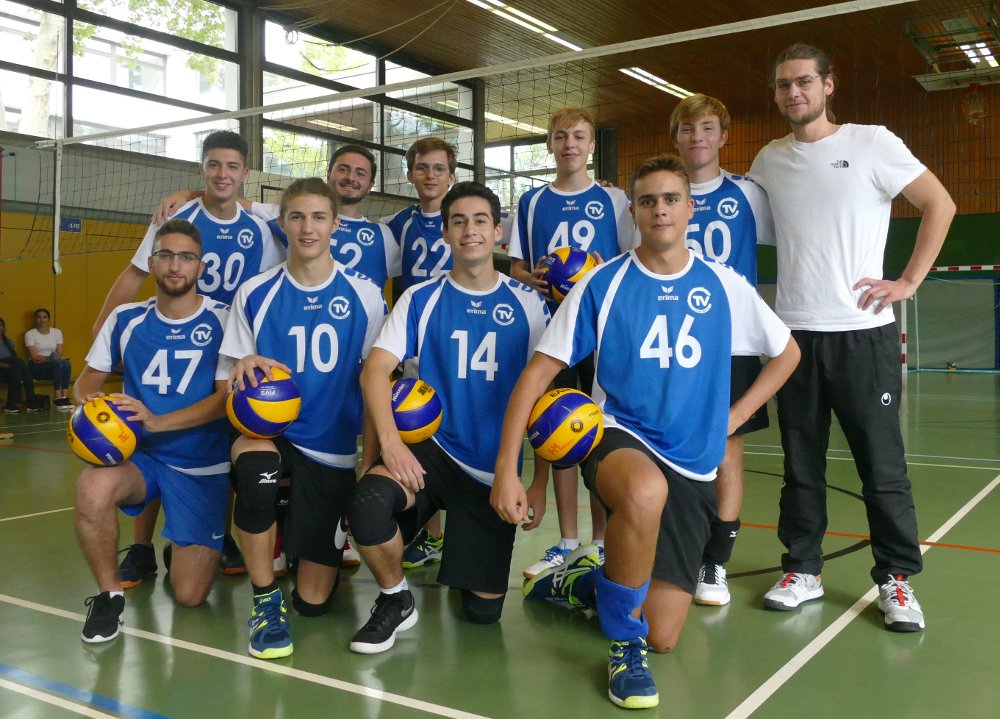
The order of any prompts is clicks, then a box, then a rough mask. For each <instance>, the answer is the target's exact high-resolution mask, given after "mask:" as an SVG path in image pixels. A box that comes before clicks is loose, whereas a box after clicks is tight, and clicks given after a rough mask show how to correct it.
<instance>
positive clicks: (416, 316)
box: [350, 182, 549, 654]
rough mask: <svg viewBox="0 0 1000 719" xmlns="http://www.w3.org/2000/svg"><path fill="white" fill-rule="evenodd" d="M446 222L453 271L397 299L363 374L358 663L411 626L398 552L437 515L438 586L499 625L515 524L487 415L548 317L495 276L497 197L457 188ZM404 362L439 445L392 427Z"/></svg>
mask: <svg viewBox="0 0 1000 719" xmlns="http://www.w3.org/2000/svg"><path fill="white" fill-rule="evenodd" d="M441 213H442V218H443V223H444V238H445V241H447V243H448V245H449V249H450V253H451V257H452V259H453V262H454V267H453V268H452V269H451V270H450V271H449V272H448V273H447V274H446V275H442V276H440V277H437V278H435V279H430V280H427V281H425V282H423V283H420V284H417V285H414V286H413V287H411V288H410V289H408V290H407V291H406V292H404V293H403V295H402V297H400V299H399V301H398V302H397V303H396V306H395V307H394V308H393V311H392V314H391V315H390V317H389V320H388V322H387V323H386V325H385V328H384V329H383V330H382V334H381V335H380V336H379V339H378V341H377V342H376V344H375V348H374V349H373V350H372V351H371V354H370V355H369V357H368V360H367V362H366V363H365V368H364V371H363V372H362V376H361V383H362V388H363V390H364V395H365V403H366V407H367V409H368V412H369V415H370V417H371V418H372V421H373V422H374V425H375V429H376V432H377V436H378V440H379V444H380V446H381V457H380V458H379V461H378V462H377V463H375V465H374V466H372V467H371V468H370V469H368V471H367V472H366V473H365V475H364V476H363V477H362V478H361V480H360V482H359V484H358V489H357V493H356V494H355V497H354V501H353V503H352V506H351V512H350V524H351V528H352V530H353V532H354V538H355V540H356V541H357V544H358V548H359V549H360V551H361V555H362V557H363V558H364V560H365V563H366V564H367V565H368V567H369V568H370V569H371V571H372V574H374V575H375V579H376V581H377V582H378V585H379V590H380V592H379V595H378V597H377V598H376V600H375V605H374V607H373V608H372V616H371V619H369V621H368V622H367V623H366V624H365V625H364V626H363V627H361V629H359V630H358V632H357V633H356V634H355V635H354V638H353V639H352V641H351V645H350V646H351V649H352V650H353V651H356V652H361V653H365V654H374V653H377V652H383V651H386V650H387V649H389V648H391V647H392V645H393V643H394V642H395V637H396V633H397V632H398V631H402V630H405V629H408V628H409V627H411V626H413V624H415V623H416V621H417V609H416V605H415V602H414V599H413V595H412V594H411V593H410V591H409V588H408V584H407V581H406V578H405V577H404V575H403V571H402V568H401V558H402V553H403V544H404V542H405V541H408V540H409V539H410V538H411V537H412V536H413V535H414V533H415V532H416V531H417V530H418V528H420V527H422V526H423V524H424V522H425V521H426V520H427V518H428V517H430V516H431V514H433V513H434V512H436V511H438V510H441V509H445V510H447V512H448V542H447V543H446V544H445V546H444V552H443V557H442V564H441V569H440V572H439V573H438V581H439V582H441V583H442V584H445V585H446V586H449V587H454V588H456V589H459V590H460V591H461V602H462V608H463V611H464V614H465V616H466V618H467V619H469V620H470V621H472V622H475V623H479V624H492V623H494V622H497V621H499V619H500V615H501V611H502V609H503V600H504V595H505V594H506V591H507V581H508V574H509V573H510V559H511V551H512V549H513V545H514V531H515V527H514V526H513V525H510V524H507V523H505V522H503V521H501V519H500V518H499V517H498V516H497V515H496V513H495V512H494V511H493V510H492V509H491V508H490V502H489V496H490V485H491V484H492V482H493V466H494V464H495V462H496V453H497V446H498V444H499V441H500V422H501V417H500V415H499V414H498V413H496V412H489V411H485V410H484V408H487V407H491V406H495V405H496V404H497V402H502V401H503V398H505V397H507V396H509V394H510V391H511V389H512V388H513V386H514V382H515V381H516V380H517V377H518V375H519V374H520V372H521V370H522V369H523V368H524V366H525V364H526V363H527V361H528V357H529V356H530V355H531V352H532V350H533V349H534V346H535V344H536V343H537V341H538V339H539V338H540V337H541V335H542V332H543V330H544V329H545V326H546V324H547V323H548V316H549V315H548V310H547V308H546V306H545V303H544V302H543V301H542V299H541V297H539V296H538V294H537V293H536V292H534V291H533V290H532V289H531V288H530V287H527V286H526V285H523V284H521V283H520V282H517V281H516V280H512V279H510V278H509V277H506V276H505V275H503V274H501V273H499V272H497V271H496V270H495V269H494V266H493V250H494V248H495V247H496V244H497V242H498V241H499V240H500V200H499V198H497V196H496V195H495V194H494V193H493V192H492V191H491V190H490V189H489V188H487V187H485V186H483V185H480V184H478V183H474V182H460V183H458V184H457V185H455V186H454V187H453V188H452V189H451V191H450V192H449V193H448V194H447V195H445V197H444V199H443V202H442V206H441ZM409 358H417V359H418V360H419V369H420V378H421V379H422V380H424V381H426V382H428V383H429V384H430V385H431V386H432V387H433V388H434V389H435V390H436V391H437V394H438V396H439V397H440V398H441V401H442V405H443V407H442V420H441V426H440V427H439V428H438V430H437V432H436V433H435V434H434V436H433V437H431V438H430V439H428V440H425V441H423V442H420V443H418V444H414V445H409V446H407V445H404V444H403V442H402V439H401V438H400V435H399V432H398V431H397V430H396V426H395V423H394V421H393V416H392V409H391V401H390V400H391V398H390V376H391V374H392V372H393V370H394V369H395V368H396V366H397V365H398V364H399V363H400V362H401V361H403V360H406V359H409ZM513 471H515V473H516V472H517V471H519V465H518V467H517V468H515V469H514V470H513Z"/></svg>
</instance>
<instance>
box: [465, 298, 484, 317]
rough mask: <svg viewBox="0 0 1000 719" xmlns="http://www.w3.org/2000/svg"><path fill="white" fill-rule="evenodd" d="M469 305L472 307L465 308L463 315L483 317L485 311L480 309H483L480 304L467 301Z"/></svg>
mask: <svg viewBox="0 0 1000 719" xmlns="http://www.w3.org/2000/svg"><path fill="white" fill-rule="evenodd" d="M469 304H470V305H472V307H466V308H465V314H467V315H485V314H486V310H484V309H482V307H483V303H482V302H476V301H475V300H469Z"/></svg>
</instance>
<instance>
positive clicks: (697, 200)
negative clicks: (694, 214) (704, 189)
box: [694, 197, 708, 207]
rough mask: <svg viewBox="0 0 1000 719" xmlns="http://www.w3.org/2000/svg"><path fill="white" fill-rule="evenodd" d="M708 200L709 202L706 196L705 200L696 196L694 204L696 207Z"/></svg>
mask: <svg viewBox="0 0 1000 719" xmlns="http://www.w3.org/2000/svg"><path fill="white" fill-rule="evenodd" d="M706 202H708V198H705V199H704V200H699V199H698V198H697V197H696V198H694V206H695V207H701V206H702V205H704V204H705V203H706Z"/></svg>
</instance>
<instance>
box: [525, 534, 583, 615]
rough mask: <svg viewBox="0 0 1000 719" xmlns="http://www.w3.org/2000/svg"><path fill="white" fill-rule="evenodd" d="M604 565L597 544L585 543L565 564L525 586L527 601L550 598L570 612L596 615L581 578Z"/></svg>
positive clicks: (536, 577) (553, 568) (548, 570)
mask: <svg viewBox="0 0 1000 719" xmlns="http://www.w3.org/2000/svg"><path fill="white" fill-rule="evenodd" d="M600 566H601V555H600V552H599V551H598V548H597V547H596V546H594V545H593V544H585V545H583V546H582V547H578V548H577V549H574V550H573V551H572V552H570V553H569V554H568V555H566V558H565V559H564V560H563V562H562V564H560V565H558V566H555V567H550V568H549V569H545V570H543V571H541V572H539V573H538V574H536V575H535V576H534V577H532V578H531V579H528V580H527V581H525V583H524V589H523V591H524V598H525V599H547V600H548V601H550V602H552V603H553V604H557V605H559V606H560V607H565V608H566V609H580V610H583V611H585V612H587V613H588V614H592V613H593V609H594V598H593V596H592V595H591V593H590V591H589V589H588V590H584V591H581V589H580V579H581V578H582V577H584V576H586V575H588V574H590V573H591V572H593V571H594V570H595V569H598V568H599V567H600Z"/></svg>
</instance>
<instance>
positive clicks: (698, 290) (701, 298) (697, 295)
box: [687, 287, 712, 315]
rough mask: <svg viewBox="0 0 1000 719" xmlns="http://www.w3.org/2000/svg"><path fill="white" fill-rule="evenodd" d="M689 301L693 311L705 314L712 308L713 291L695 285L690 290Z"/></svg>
mask: <svg viewBox="0 0 1000 719" xmlns="http://www.w3.org/2000/svg"><path fill="white" fill-rule="evenodd" d="M687 303H688V307H690V308H691V311H692V312H697V313H698V314H699V315H703V314H705V313H706V312H708V311H709V310H710V309H712V293H711V292H709V291H708V290H706V289H705V288H704V287H695V288H694V289H693V290H691V291H690V292H688V299H687Z"/></svg>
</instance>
